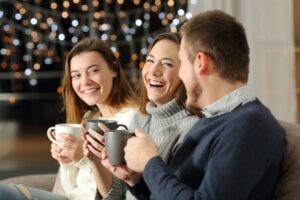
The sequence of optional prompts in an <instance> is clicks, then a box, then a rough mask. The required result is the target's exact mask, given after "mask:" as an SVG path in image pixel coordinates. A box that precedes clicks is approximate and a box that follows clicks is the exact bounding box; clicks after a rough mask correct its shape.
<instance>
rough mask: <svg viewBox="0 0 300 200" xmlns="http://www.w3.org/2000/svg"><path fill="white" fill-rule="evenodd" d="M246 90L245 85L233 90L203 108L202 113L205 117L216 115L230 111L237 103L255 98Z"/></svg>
mask: <svg viewBox="0 0 300 200" xmlns="http://www.w3.org/2000/svg"><path fill="white" fill-rule="evenodd" d="M248 90H249V89H248V87H247V86H246V85H245V86H242V87H239V88H237V89H235V90H233V91H232V92H230V93H229V94H227V95H225V96H224V97H222V98H220V99H218V100H217V101H215V102H213V103H211V104H210V105H208V106H207V107H205V108H203V109H202V113H203V115H204V116H205V117H207V118H210V117H216V116H218V115H222V114H225V113H228V112H231V111H232V110H234V109H235V108H236V107H238V106H239V105H243V104H246V103H248V102H250V101H253V100H255V97H253V96H250V95H249V91H248Z"/></svg>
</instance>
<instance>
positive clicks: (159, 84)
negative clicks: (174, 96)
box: [149, 80, 165, 86]
mask: <svg viewBox="0 0 300 200" xmlns="http://www.w3.org/2000/svg"><path fill="white" fill-rule="evenodd" d="M149 83H150V85H155V86H164V85H165V84H163V83H161V82H158V81H153V80H150V81H149Z"/></svg>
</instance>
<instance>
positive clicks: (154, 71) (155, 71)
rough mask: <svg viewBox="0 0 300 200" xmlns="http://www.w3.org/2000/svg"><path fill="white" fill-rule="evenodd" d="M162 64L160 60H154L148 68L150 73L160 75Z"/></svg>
mask: <svg viewBox="0 0 300 200" xmlns="http://www.w3.org/2000/svg"><path fill="white" fill-rule="evenodd" d="M161 70H162V66H161V64H160V62H156V63H154V64H153V65H152V67H151V69H150V73H151V74H153V75H154V76H157V77H158V76H161V75H162V71H161Z"/></svg>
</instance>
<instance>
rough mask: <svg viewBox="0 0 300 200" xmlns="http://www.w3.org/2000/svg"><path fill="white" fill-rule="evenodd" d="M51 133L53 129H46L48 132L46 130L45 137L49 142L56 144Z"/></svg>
mask: <svg viewBox="0 0 300 200" xmlns="http://www.w3.org/2000/svg"><path fill="white" fill-rule="evenodd" d="M52 131H55V127H50V128H48V130H47V136H48V138H49V140H51V142H53V143H56V142H57V141H56V140H55V138H54V137H53V135H52V134H51V133H52Z"/></svg>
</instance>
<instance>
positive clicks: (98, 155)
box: [87, 144, 101, 158]
mask: <svg viewBox="0 0 300 200" xmlns="http://www.w3.org/2000/svg"><path fill="white" fill-rule="evenodd" d="M87 147H88V149H89V150H90V151H91V152H92V153H93V154H94V155H95V156H97V157H98V158H101V150H98V149H95V148H94V147H93V146H92V145H90V144H88V145H87Z"/></svg>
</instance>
